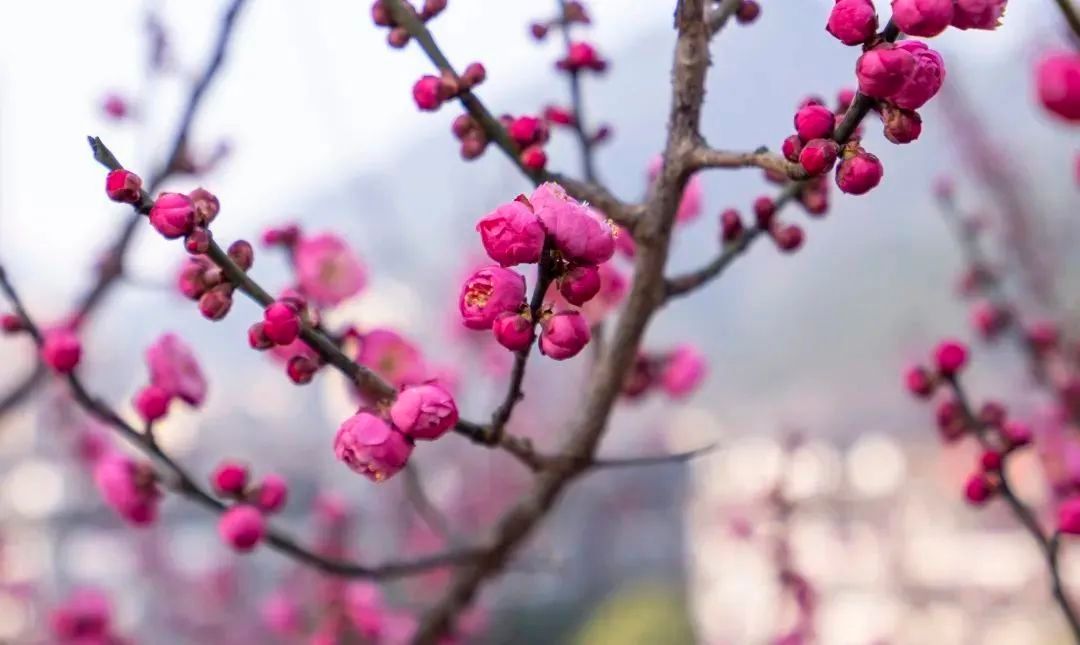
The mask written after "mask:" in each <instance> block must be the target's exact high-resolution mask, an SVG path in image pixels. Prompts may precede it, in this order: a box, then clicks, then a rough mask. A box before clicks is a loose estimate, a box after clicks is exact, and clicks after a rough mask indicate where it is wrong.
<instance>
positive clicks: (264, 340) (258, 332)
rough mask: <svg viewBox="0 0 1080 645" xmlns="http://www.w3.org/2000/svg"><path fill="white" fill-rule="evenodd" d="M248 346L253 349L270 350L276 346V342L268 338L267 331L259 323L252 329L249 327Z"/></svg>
mask: <svg viewBox="0 0 1080 645" xmlns="http://www.w3.org/2000/svg"><path fill="white" fill-rule="evenodd" d="M248 345H249V346H250V347H251V349H258V350H263V349H270V348H271V347H273V346H274V341H272V340H270V339H269V338H268V337H267V336H266V330H265V328H264V325H263V323H261V322H257V323H255V324H254V325H252V326H251V327H248Z"/></svg>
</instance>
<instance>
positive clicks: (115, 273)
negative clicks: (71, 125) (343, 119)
mask: <svg viewBox="0 0 1080 645" xmlns="http://www.w3.org/2000/svg"><path fill="white" fill-rule="evenodd" d="M245 2H246V0H233V2H232V4H231V5H230V6H229V8H228V9H227V10H226V11H225V14H224V16H223V17H222V20H221V26H220V28H219V30H218V35H217V38H216V39H215V41H214V45H213V49H212V51H211V54H210V58H209V60H208V61H207V63H206V66H205V67H204V68H203V70H202V73H200V74H199V76H198V78H197V79H196V80H195V84H194V85H193V86H192V88H191V92H190V93H189V94H188V98H187V101H186V103H185V104H184V109H183V112H181V114H180V119H179V121H178V122H177V124H176V129H175V131H174V132H175V133H174V134H173V137H172V140H171V141H172V143H171V145H170V146H169V150H168V152H167V153H166V155H165V160H164V162H163V163H162V166H161V168H160V169H158V171H157V172H155V173H154V174H153V175H152V176H151V177H150V178H149V181H148V183H147V191H148V192H150V193H151V194H153V193H154V192H155V191H156V190H157V189H158V188H160V187H161V185H162V184H163V183H164V182H165V181H166V180H167V179H169V178H170V177H171V176H172V175H173V174H175V173H176V171H177V169H178V163H177V162H178V161H179V160H180V159H181V158H182V157H183V154H184V151H185V149H186V146H187V140H188V136H189V133H190V131H191V127H192V124H193V123H194V122H195V116H196V114H197V113H198V111H199V108H200V106H202V103H203V97H204V96H205V95H206V92H207V90H208V89H209V88H210V85H211V83H212V82H213V80H214V78H215V77H216V76H217V74H218V72H219V71H220V69H221V66H222V64H223V63H224V61H225V55H226V53H227V52H228V45H229V41H230V40H231V39H232V35H233V30H234V27H235V25H236V18H237V16H238V15H239V13H240V9H241V8H242V7H243V5H244V3H245ZM114 161H115V159H114ZM138 223H139V217H138V215H132V216H130V217H129V218H128V220H127V221H126V222H124V224H123V226H122V227H121V228H120V232H119V234H118V235H117V236H116V239H115V240H114V241H113V243H112V244H111V245H110V246H109V250H108V251H107V252H106V255H105V258H104V261H103V262H102V264H101V266H100V267H99V268H98V275H97V279H96V281H95V282H94V284H93V285H92V286H91V287H90V289H89V290H88V291H87V292H86V293H85V294H84V295H83V296H82V298H80V300H79V304H78V305H77V306H76V308H75V312H74V316H73V321H74V323H75V324H76V325H81V324H83V323H85V322H86V320H87V318H89V316H90V315H91V314H92V313H93V312H94V311H95V310H96V309H97V308H98V306H99V305H101V303H102V302H103V301H104V300H105V297H106V296H107V295H108V294H109V293H110V292H111V291H112V289H113V287H114V286H116V285H117V283H118V282H119V280H120V278H121V277H122V276H123V273H124V256H125V255H126V254H127V250H128V248H129V247H130V246H131V243H132V241H133V240H134V238H135V231H136V227H137V224H138ZM47 371H48V370H46V369H45V368H44V367H43V366H42V365H41V364H40V363H38V364H37V365H35V367H34V369H33V370H32V371H31V372H30V374H28V375H27V376H26V377H25V378H23V379H22V380H21V381H19V382H18V383H17V384H16V385H15V386H14V387H13V388H12V389H11V390H10V391H9V392H8V393H7V394H5V395H4V396H3V397H0V416H3V415H4V414H5V413H7V412H8V411H10V410H11V409H13V408H15V407H16V406H17V405H18V404H19V403H21V402H22V401H23V400H25V399H26V397H28V396H30V394H31V393H33V391H34V390H35V389H37V386H38V385H40V384H41V383H42V382H43V381H44V380H45V379H44V377H45V374H46V373H47Z"/></svg>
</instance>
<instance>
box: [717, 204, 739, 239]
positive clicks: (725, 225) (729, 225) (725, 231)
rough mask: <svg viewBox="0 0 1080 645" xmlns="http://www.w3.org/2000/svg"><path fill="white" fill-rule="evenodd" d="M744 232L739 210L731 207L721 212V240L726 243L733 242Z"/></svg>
mask: <svg viewBox="0 0 1080 645" xmlns="http://www.w3.org/2000/svg"><path fill="white" fill-rule="evenodd" d="M742 234H743V223H742V218H741V217H739V211H737V210H735V209H734V208H729V209H727V210H725V211H724V212H722V213H720V240H721V241H722V242H724V243H725V244H731V243H732V242H734V241H736V240H738V239H739V238H740V237H742Z"/></svg>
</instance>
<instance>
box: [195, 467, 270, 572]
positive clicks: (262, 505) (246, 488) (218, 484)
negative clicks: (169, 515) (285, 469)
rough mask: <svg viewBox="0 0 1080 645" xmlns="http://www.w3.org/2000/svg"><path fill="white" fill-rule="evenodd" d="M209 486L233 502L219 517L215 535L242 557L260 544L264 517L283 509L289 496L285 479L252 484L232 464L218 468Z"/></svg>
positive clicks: (243, 470)
mask: <svg viewBox="0 0 1080 645" xmlns="http://www.w3.org/2000/svg"><path fill="white" fill-rule="evenodd" d="M210 483H211V485H212V486H213V488H214V491H215V492H216V493H217V494H218V495H220V496H222V497H225V498H227V499H230V500H232V501H233V502H235V503H234V505H233V506H231V507H229V509H228V510H226V511H225V512H224V513H222V515H221V519H220V520H219V521H218V534H219V535H220V536H221V539H222V540H223V541H224V542H225V543H226V544H228V545H229V546H231V547H232V548H233V549H235V550H236V551H239V552H241V553H244V552H247V551H251V550H252V549H254V548H255V546H256V545H257V544H258V543H259V542H261V541H262V539H263V537H264V536H265V535H266V515H271V514H273V513H277V512H278V511H280V510H281V509H282V508H284V507H285V502H286V501H287V499H288V496H289V487H288V484H287V482H286V481H285V478H284V477H282V476H280V475H275V474H269V475H266V476H265V477H263V478H262V480H261V481H260V482H259V483H257V484H252V483H250V474H249V472H248V469H247V467H246V466H244V465H243V464H240V463H237V462H232V461H224V462H222V463H220V464H218V466H217V468H215V469H214V472H213V473H211V475H210Z"/></svg>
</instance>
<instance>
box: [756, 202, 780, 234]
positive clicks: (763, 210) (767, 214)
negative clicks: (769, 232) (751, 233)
mask: <svg viewBox="0 0 1080 645" xmlns="http://www.w3.org/2000/svg"><path fill="white" fill-rule="evenodd" d="M775 217H776V202H774V201H773V200H772V198H771V197H768V196H765V195H762V196H761V197H758V198H757V199H755V200H754V219H755V221H756V222H757V226H758V228H760V229H767V228H769V227H770V226H772V222H773V218H775Z"/></svg>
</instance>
